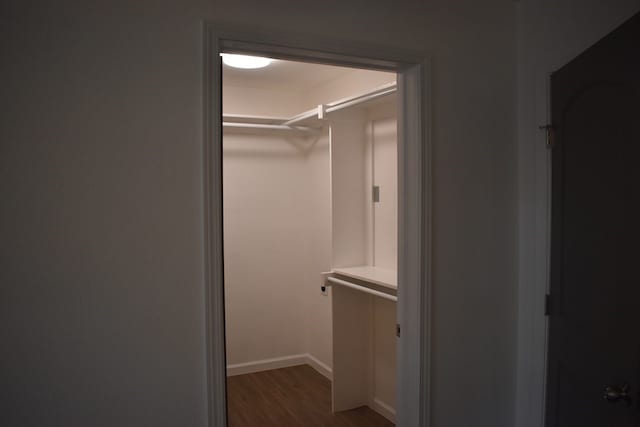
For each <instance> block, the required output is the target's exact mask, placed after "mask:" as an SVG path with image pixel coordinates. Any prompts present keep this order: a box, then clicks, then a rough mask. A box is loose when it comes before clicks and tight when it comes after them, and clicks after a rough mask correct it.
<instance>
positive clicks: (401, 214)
mask: <svg viewBox="0 0 640 427" xmlns="http://www.w3.org/2000/svg"><path fill="white" fill-rule="evenodd" d="M293 40H295V41H293ZM222 52H229V53H231V52H233V53H244V54H252V55H259V56H267V57H271V58H276V59H284V60H302V61H305V62H315V63H318V62H320V63H325V64H331V65H341V66H355V67H358V68H368V69H375V70H380V71H387V72H396V73H398V89H399V92H398V94H399V102H398V107H399V113H400V114H399V117H400V120H399V125H398V131H399V137H398V170H399V171H400V174H399V176H398V189H399V191H398V208H399V209H398V218H399V221H398V226H399V228H398V242H399V246H398V283H399V285H398V299H399V300H398V316H397V323H398V325H399V328H398V329H399V333H400V334H401V335H400V338H399V339H398V341H397V346H398V353H397V354H398V366H399V369H398V373H397V374H398V376H397V381H398V388H397V391H398V397H397V402H398V406H397V408H396V410H397V421H398V423H399V424H402V425H427V420H428V378H429V370H428V366H429V351H428V350H429V310H428V304H429V289H430V287H429V260H430V239H429V236H430V233H429V226H430V215H429V212H430V203H429V201H430V199H429V182H430V181H429V168H428V165H429V159H430V156H429V141H428V132H427V130H428V127H427V124H428V117H429V115H428V103H427V102H426V101H427V99H428V94H429V92H428V86H427V84H426V82H427V81H428V76H429V74H428V58H426V57H425V56H424V55H422V54H415V53H412V52H398V51H397V50H394V51H393V52H390V51H385V49H380V48H379V47H371V46H364V47H363V46H351V45H349V44H348V43H344V42H335V41H327V40H318V39H300V37H291V36H290V35H282V34H273V33H263V34H256V33H255V31H251V32H244V31H237V30H227V29H220V27H216V26H215V25H206V26H205V55H204V56H205V61H204V62H205V64H204V65H205V70H204V72H205V74H204V89H205V98H204V114H205V116H204V123H205V128H204V137H205V145H204V158H205V165H204V169H205V174H204V175H205V185H204V190H205V225H206V230H207V234H206V237H205V245H206V254H207V259H206V260H205V267H206V277H205V281H206V284H207V286H206V291H207V295H206V303H207V305H206V314H207V319H206V329H207V338H208V355H209V356H208V363H209V369H208V372H209V381H208V383H209V404H210V425H220V426H222V425H225V423H226V405H225V396H226V390H225V384H226V381H225V380H226V367H227V363H226V360H225V357H224V355H225V352H224V348H225V345H224V343H225V336H224V323H223V322H224V303H223V302H224V291H223V274H222V270H223V256H222V254H223V250H222V249H223V240H222V216H221V214H222V188H221V185H220V177H221V176H222V111H221V102H220V100H221V99H222V98H221V95H222V94H221V73H220V57H219V54H220V53H222Z"/></svg>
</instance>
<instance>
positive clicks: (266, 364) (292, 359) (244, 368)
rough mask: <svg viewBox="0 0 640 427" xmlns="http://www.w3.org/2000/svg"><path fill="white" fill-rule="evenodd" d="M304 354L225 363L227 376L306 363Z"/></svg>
mask: <svg viewBox="0 0 640 427" xmlns="http://www.w3.org/2000/svg"><path fill="white" fill-rule="evenodd" d="M306 364H307V355H306V354H294V355H291V356H283V357H274V358H273V359H263V360H255V361H253V362H246V363H237V364H235V365H227V376H229V377H232V376H234V375H242V374H252V373H254V372H260V371H270V370H271V369H280V368H288V367H290V366H298V365H306Z"/></svg>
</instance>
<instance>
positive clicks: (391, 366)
mask: <svg viewBox="0 0 640 427" xmlns="http://www.w3.org/2000/svg"><path fill="white" fill-rule="evenodd" d="M227 59H228V61H227ZM243 59H244V60H245V62H244V63H242V62H240V65H238V64H236V66H231V65H227V64H225V65H223V80H222V82H223V91H222V93H223V221H224V292H225V331H226V360H227V398H228V409H229V424H230V425H231V426H249V425H261V426H270V425H273V426H285V425H286V426H288V425H305V426H307V425H309V426H310V425H322V426H325V425H363V426H377V425H380V426H387V425H393V422H394V420H395V407H396V334H397V333H398V331H397V330H396V303H397V293H396V291H397V273H396V269H397V224H398V218H397V188H398V182H397V177H398V170H397V152H398V143H397V111H396V75H395V74H393V73H386V72H380V71H373V70H363V69H353V68H345V67H336V66H329V65H322V64H311V63H301V62H293V61H284V60H271V61H269V60H266V59H263V61H264V62H265V63H267V65H266V66H262V67H261V68H248V67H255V66H256V65H255V64H251V63H249V62H247V61H250V60H247V59H246V58H237V57H235V58H234V57H232V56H229V57H227V58H225V62H229V63H233V60H240V61H242V60H243ZM262 65H264V64H262ZM238 66H240V67H245V68H237V67H238ZM256 422H258V424H256Z"/></svg>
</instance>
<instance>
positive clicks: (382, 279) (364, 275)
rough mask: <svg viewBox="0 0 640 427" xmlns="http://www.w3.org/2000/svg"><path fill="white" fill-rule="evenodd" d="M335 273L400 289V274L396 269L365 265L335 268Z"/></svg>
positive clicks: (333, 270)
mask: <svg viewBox="0 0 640 427" xmlns="http://www.w3.org/2000/svg"><path fill="white" fill-rule="evenodd" d="M331 271H332V272H333V273H336V274H340V275H342V276H347V277H351V278H354V279H358V280H364V281H365V282H369V283H373V284H376V285H380V286H384V287H385V288H389V289H398V275H397V273H396V272H395V271H394V270H387V269H384V268H378V267H373V266H370V265H363V266H357V267H344V268H333V269H332V270H331Z"/></svg>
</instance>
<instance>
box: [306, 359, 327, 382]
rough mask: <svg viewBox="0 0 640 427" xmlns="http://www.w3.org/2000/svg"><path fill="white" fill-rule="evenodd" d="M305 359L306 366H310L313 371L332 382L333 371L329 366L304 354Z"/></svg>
mask: <svg viewBox="0 0 640 427" xmlns="http://www.w3.org/2000/svg"><path fill="white" fill-rule="evenodd" d="M305 356H306V357H307V365H309V366H311V367H312V368H313V369H315V370H316V371H318V373H319V374H320V375H322V376H323V377H325V378H326V379H328V380H329V381H333V371H332V369H331V367H329V365H327V364H326V363H324V362H321V361H320V360H319V359H317V358H315V357H313V356H312V355H311V354H308V353H307V354H306V355H305Z"/></svg>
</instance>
